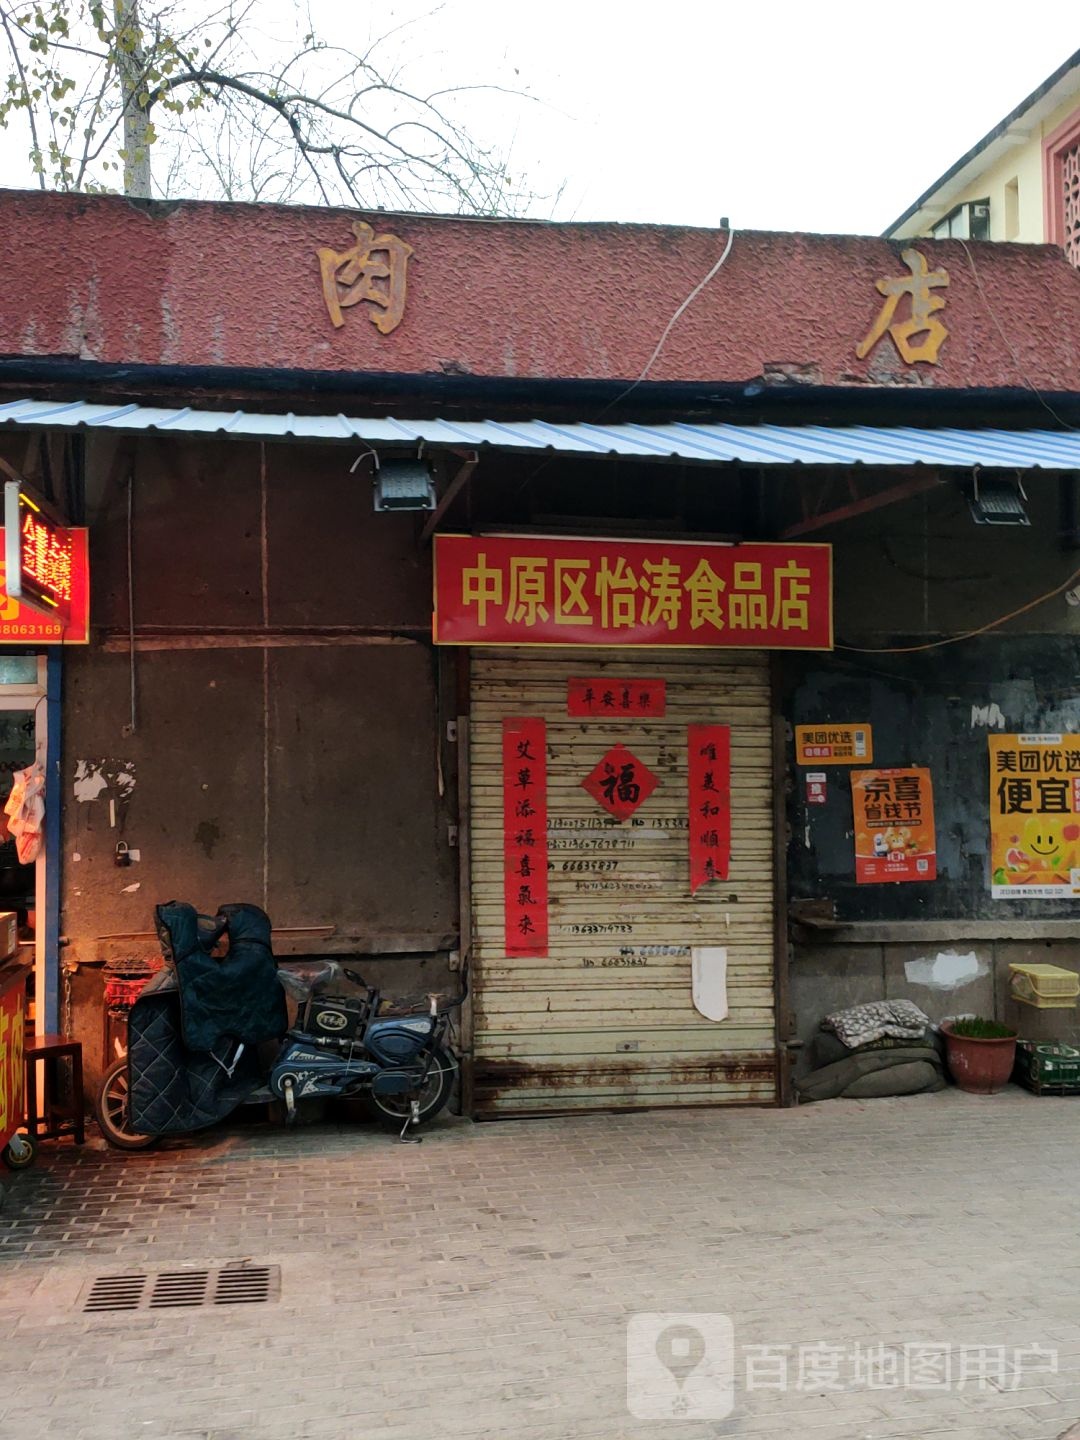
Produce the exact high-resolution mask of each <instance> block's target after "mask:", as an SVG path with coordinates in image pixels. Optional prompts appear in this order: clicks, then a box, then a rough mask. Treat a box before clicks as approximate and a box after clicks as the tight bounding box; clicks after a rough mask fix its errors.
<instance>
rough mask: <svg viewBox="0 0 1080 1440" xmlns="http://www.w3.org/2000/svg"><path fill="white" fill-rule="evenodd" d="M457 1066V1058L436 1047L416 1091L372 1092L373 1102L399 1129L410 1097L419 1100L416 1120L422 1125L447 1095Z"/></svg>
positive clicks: (437, 1111)
mask: <svg viewBox="0 0 1080 1440" xmlns="http://www.w3.org/2000/svg"><path fill="white" fill-rule="evenodd" d="M456 1069H457V1062H456V1061H454V1060H452V1059H451V1057H450V1056H449V1055H448V1054H447V1053H446V1051H445V1050H436V1051H435V1053H434V1054H433V1055H432V1057H431V1068H430V1069H429V1070H428V1073H427V1078H426V1079H425V1081H424V1083H423V1085H422V1086H421V1087H420V1093H419V1094H418V1095H416V1094H412V1095H376V1094H375V1093H374V1092H372V1095H371V1099H372V1102H373V1104H374V1105H375V1108H376V1109H377V1110H378V1111H379V1114H380V1116H381V1117H382V1118H384V1119H386V1120H387V1121H389V1122H391V1123H392V1124H393V1126H394V1128H395V1129H400V1128H401V1126H402V1125H403V1124H404V1122H405V1121H406V1120H407V1119H408V1118H409V1117H410V1116H411V1114H412V1102H413V1100H418V1101H419V1103H420V1113H419V1115H418V1117H417V1123H418V1124H420V1125H422V1124H423V1123H424V1121H425V1120H432V1119H434V1118H435V1116H436V1115H438V1113H439V1111H440V1110H442V1109H443V1108H444V1106H445V1105H446V1103H447V1101H448V1100H449V1099H450V1094H451V1092H452V1090H453V1088H454V1071H455V1070H456Z"/></svg>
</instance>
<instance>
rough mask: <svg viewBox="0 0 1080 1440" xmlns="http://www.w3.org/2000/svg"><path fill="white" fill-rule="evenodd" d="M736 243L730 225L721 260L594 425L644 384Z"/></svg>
mask: <svg viewBox="0 0 1080 1440" xmlns="http://www.w3.org/2000/svg"><path fill="white" fill-rule="evenodd" d="M734 242H735V227H734V226H733V225H730V224H729V225H728V237H727V244H726V245H725V246H724V249H723V251H722V252H721V255H720V258H719V260H717V261H716V263H715V265H713V267H712V269H711V270H710V271H709V273H708V274H707V275H706V276H705V277H704V278H703V279H701V280H699V281H698V283H697V284H696V285H695V286H694V288H693V289H692V290H691V291H690V293H689V295H687V297H686V298H685V300H683V302H682V304H681V305H679V306H678V308H677V309H676V310H675V313H674V314H673V315H672V317H671V319H670V320H669V321H668V322H667V324H666V325H665V326H664V329H663V332H662V334H661V336H660V339H659V340H658V341H657V342H656V348H655V349H654V350H653V352H652V354H651V355H650V356H649V358H648V360H646V362H645V366H644V369H643V370H642V372H641V374H640V375H639V376H638V377H637V379H636V380H633V381H631V383H630V384H629V385H628V386H627V387H626V389H625V390H623V391H621V392H620V394H618V395H616V396H615V398H614V400H609V401H608V403H607V404H606V405H605V406H604V408H603V409H602V410H601V411H600V413H599V414H598V415H597V416H596V417H595V418H594V419H593V421H592V422H591V423H592V424H593V425H598V424H599V423H600V421H601V420H602V419H603V418H604V416H605V415H606V414H607V413H608V411H609V410H613V409H614V408H615V406H616V405H621V404H622V402H623V401H624V400H625V399H626V397H627V396H628V395H631V394H632V393H633V392H634V391H635V390H636V389H637V387H638V386H639V385H640V384H641V383H642V381H643V380H645V379H646V378H647V376H648V374H649V371H650V370H651V369H652V367H653V366H654V365H655V364H656V362H657V360H659V358H660V352H661V351H662V350H663V348H664V346H665V345H666V344H667V339H668V336H669V335H670V334H671V332H672V330H674V328H675V326H676V325H677V324H678V322H679V320H680V319H681V318H682V317H683V315H685V313H686V312H687V310H689V308H690V306H691V305H692V304H693V303H694V301H695V300H696V299H697V297H698V296H699V295H700V294H701V292H702V291H703V290H704V289H705V286H706V285H708V284H709V282H710V281H711V280H712V279H713V277H714V276H715V275H717V274H718V273H719V271H720V269H721V267H722V266H723V265H724V264H725V262H726V261H727V258H728V256H729V255H730V254H731V247H732V245H733V244H734Z"/></svg>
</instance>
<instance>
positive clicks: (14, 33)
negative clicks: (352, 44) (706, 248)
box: [0, 0, 532, 213]
mask: <svg viewBox="0 0 1080 1440" xmlns="http://www.w3.org/2000/svg"><path fill="white" fill-rule="evenodd" d="M199 3H200V0H29V3H28V0H0V21H2V22H3V30H2V32H0V52H2V49H3V47H4V46H5V45H6V48H7V53H8V59H9V67H8V69H9V73H8V77H7V89H6V93H5V91H4V90H3V88H0V127H2V126H4V125H5V124H7V123H9V117H10V119H12V120H13V119H14V118H15V117H16V116H17V114H18V112H19V111H20V110H23V109H25V110H26V111H27V117H28V121H29V125H30V131H31V142H32V154H33V156H34V157H35V168H36V171H37V175H38V183H39V184H40V185H43V186H45V187H46V188H47V187H48V186H50V185H51V186H55V187H57V188H61V189H68V190H85V189H88V190H102V189H109V188H115V186H116V184H117V182H118V181H119V180H120V178H121V177H122V176H124V175H125V174H126V175H127V177H128V179H129V180H130V178H131V176H132V174H133V172H134V170H136V169H137V168H138V166H139V164H140V163H142V162H144V161H145V159H146V157H147V156H149V155H151V154H157V155H160V162H161V163H160V165H159V171H160V173H159V175H158V176H157V179H156V182H155V193H160V194H170V195H171V194H177V193H189V194H192V193H193V194H200V195H221V194H226V195H228V196H230V197H231V198H260V199H284V198H288V199H304V198H308V199H311V198H317V199H318V200H320V201H321V202H322V203H324V204H334V203H338V204H340V203H348V204H356V205H359V206H362V207H365V208H374V207H376V206H380V205H385V204H393V205H396V206H399V207H400V206H402V205H406V206H409V207H415V208H420V209H430V208H433V207H439V208H444V207H445V206H446V205H447V203H449V204H451V205H453V206H455V207H460V208H462V209H465V210H468V211H476V212H479V213H492V212H493V211H494V210H495V209H497V208H505V209H508V210H509V211H510V212H511V213H513V212H514V211H516V210H517V209H519V208H520V206H521V204H522V203H523V202H524V201H526V200H528V199H531V198H532V197H531V196H528V195H526V194H524V193H522V192H521V191H520V189H519V187H518V186H516V185H515V182H514V180H513V179H512V177H511V176H510V174H509V173H508V171H507V168H506V163H505V159H504V157H503V155H502V154H501V153H500V152H499V151H498V150H497V149H496V148H494V147H492V146H488V145H485V144H482V143H479V142H478V141H477V139H476V137H475V136H474V135H473V134H472V133H471V131H470V129H469V128H468V126H467V125H465V124H463V123H462V122H461V121H460V120H459V119H457V118H456V113H455V112H457V111H458V110H459V107H458V104H457V102H459V101H462V100H465V99H467V100H468V101H469V103H470V104H472V103H473V102H474V101H481V102H483V101H484V99H485V96H486V97H490V99H491V100H493V101H499V102H503V101H509V100H510V99H511V98H513V99H516V100H520V99H522V98H524V97H522V96H520V95H518V94H517V92H515V91H513V90H510V89H508V88H507V87H505V86H503V85H501V84H499V83H491V84H476V83H472V77H468V76H463V77H462V83H461V84H460V85H446V84H445V83H444V84H442V85H441V86H440V87H439V88H437V89H429V88H428V87H427V86H422V85H413V84H411V83H410V78H409V75H408V74H407V73H406V72H407V70H408V69H410V66H409V64H408V61H409V56H408V53H407V51H408V47H410V46H412V45H413V44H414V42H415V41H416V39H417V30H418V28H419V26H420V24H421V20H420V18H419V17H414V18H407V19H405V20H404V21H402V22H401V23H399V24H395V25H392V27H391V28H390V29H388V30H387V31H386V32H385V33H384V34H382V35H379V36H377V37H375V38H372V39H369V40H368V42H367V43H366V44H365V45H364V46H362V47H361V48H360V49H359V53H357V52H354V51H350V50H349V49H348V48H346V47H344V46H342V45H340V44H338V43H334V42H331V41H329V40H327V39H326V38H325V37H323V36H320V35H319V34H318V33H317V32H316V28H315V26H314V24H313V23H312V20H311V16H310V12H307V13H305V12H303V11H302V12H300V14H299V15H298V16H296V17H295V18H294V21H293V22H292V23H293V24H294V25H295V33H294V35H293V38H292V39H291V40H289V39H285V38H283V37H282V35H281V33H280V16H277V15H274V14H273V13H272V12H262V11H260V4H261V0H224V3H222V4H212V3H211V4H210V5H208V8H207V9H206V10H203V11H202V12H201V13H200V12H199V11H198V10H197V9H196V8H194V7H196V6H198V4H199ZM114 7H115V8H114ZM262 21H266V22H270V28H269V29H266V28H263V25H262ZM275 27H276V28H275ZM444 76H445V67H444V68H443V71H442V73H440V76H439V78H440V79H444ZM2 83H3V76H2V73H0V87H2ZM460 113H465V111H463V110H462V111H460ZM122 132H123V133H124V136H125V138H124V139H123V140H122V139H121V133H122ZM504 133H506V132H505V128H504ZM46 135H48V136H49V139H48V141H47V145H46V141H45V138H44V137H45V136H46ZM142 168H143V183H144V186H145V185H147V180H146V175H145V164H144V163H143V164H142Z"/></svg>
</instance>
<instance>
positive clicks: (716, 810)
mask: <svg viewBox="0 0 1080 1440" xmlns="http://www.w3.org/2000/svg"><path fill="white" fill-rule="evenodd" d="M686 740H687V792H688V802H689V803H688V818H689V826H690V828H689V836H690V893H691V895H694V894H696V893H697V891H698V890H700V889H701V887H702V885H704V884H705V883H706V882H707V881H709V880H726V879H727V878H728V870H729V868H730V865H731V727H730V726H729V725H688V726H687V727H686Z"/></svg>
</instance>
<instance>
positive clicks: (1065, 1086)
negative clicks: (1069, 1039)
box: [1013, 1040, 1080, 1095]
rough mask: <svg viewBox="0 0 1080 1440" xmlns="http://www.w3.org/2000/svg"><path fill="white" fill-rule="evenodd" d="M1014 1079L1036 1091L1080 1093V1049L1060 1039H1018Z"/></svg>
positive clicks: (1064, 1093)
mask: <svg viewBox="0 0 1080 1440" xmlns="http://www.w3.org/2000/svg"><path fill="white" fill-rule="evenodd" d="M1013 1079H1014V1080H1016V1081H1018V1082H1019V1083H1020V1084H1021V1085H1026V1086H1027V1088H1028V1089H1029V1090H1034V1092H1035V1094H1036V1095H1080V1050H1078V1049H1077V1048H1076V1047H1075V1046H1074V1045H1065V1044H1064V1043H1063V1042H1062V1041H1060V1040H1018V1041H1017V1042H1016V1069H1015V1070H1014V1072H1013Z"/></svg>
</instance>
